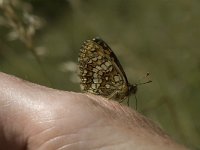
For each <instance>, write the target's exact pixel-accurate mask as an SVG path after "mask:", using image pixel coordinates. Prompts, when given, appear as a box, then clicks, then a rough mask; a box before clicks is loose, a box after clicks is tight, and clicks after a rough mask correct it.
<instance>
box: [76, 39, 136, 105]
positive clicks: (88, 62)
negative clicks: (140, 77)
mask: <svg viewBox="0 0 200 150" xmlns="http://www.w3.org/2000/svg"><path fill="white" fill-rule="evenodd" d="M78 66H79V77H80V87H81V90H82V91H83V92H88V93H92V94H95V95H101V96H103V97H106V98H109V99H114V100H117V101H119V102H123V101H124V100H125V99H126V98H127V97H129V96H130V95H131V94H136V92H137V84H130V83H129V82H128V79H127V77H126V74H125V72H124V70H123V68H122V66H121V64H120V62H119V60H118V59H117V57H116V55H115V54H114V52H113V51H112V50H111V48H110V47H109V46H108V45H107V44H106V42H104V41H103V40H102V39H101V38H98V37H97V38H93V39H92V40H86V41H85V42H84V43H83V45H82V47H81V48H80V53H79V57H78ZM136 101H137V99H136ZM127 103H128V105H129V99H128V101H127ZM136 106H137V104H136Z"/></svg>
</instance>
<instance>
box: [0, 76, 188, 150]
mask: <svg viewBox="0 0 200 150" xmlns="http://www.w3.org/2000/svg"><path fill="white" fill-rule="evenodd" d="M0 147H1V149H3V150H5V149H6V150H13V149H15V150H24V149H26V150H35V149H37V150H55V149H57V150H68V149H72V150H78V149H81V150H84V149H86V150H88V149H103V150H107V149H109V150H113V149H115V150H118V149H119V150H122V149H123V150H129V149H130V150H131V149H134V150H137V149H148V150H157V149H159V150H160V149H162V150H165V149H168V150H169V149H170V150H184V149H186V148H185V147H184V146H181V145H179V144H177V143H176V142H174V141H173V140H172V139H171V138H170V137H169V136H168V135H166V134H165V133H164V132H163V131H162V130H161V129H160V128H159V127H157V126H156V125H155V124H154V123H152V122H151V121H149V120H148V119H147V118H145V117H144V116H142V115H141V114H139V113H137V112H136V111H134V110H132V109H130V108H128V107H126V106H123V105H120V104H119V103H118V102H115V101H108V100H107V99H105V98H102V97H99V96H94V95H89V94H80V93H74V92H66V91H59V90H54V89H50V88H47V87H43V86H40V85H36V84H33V83H29V82H26V81H23V80H21V79H19V78H16V77H13V76H10V75H6V74H4V73H0Z"/></svg>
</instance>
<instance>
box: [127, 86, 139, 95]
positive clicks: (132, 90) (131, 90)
mask: <svg viewBox="0 0 200 150" xmlns="http://www.w3.org/2000/svg"><path fill="white" fill-rule="evenodd" d="M128 88H129V89H128V91H129V93H130V94H135V93H136V92H137V84H135V85H133V84H129V86H128Z"/></svg>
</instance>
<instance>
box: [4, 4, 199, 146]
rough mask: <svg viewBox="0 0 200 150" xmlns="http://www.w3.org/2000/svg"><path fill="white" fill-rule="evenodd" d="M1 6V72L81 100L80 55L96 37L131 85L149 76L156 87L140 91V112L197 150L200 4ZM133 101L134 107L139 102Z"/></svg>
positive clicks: (145, 86)
mask: <svg viewBox="0 0 200 150" xmlns="http://www.w3.org/2000/svg"><path fill="white" fill-rule="evenodd" d="M2 1H4V2H5V1H6V2H5V3H4V4H0V5H1V6H0V71H2V72H5V73H8V74H12V75H16V76H18V77H20V78H23V79H25V80H28V81H31V82H34V83H38V84H41V85H46V86H48V87H52V88H56V89H62V90H68V91H76V92H80V89H79V83H78V82H77V75H76V67H77V66H76V64H77V57H78V53H79V48H80V47H81V45H82V43H83V41H85V40H87V39H91V38H93V37H96V36H99V37H101V38H102V39H103V40H104V41H106V42H107V43H108V45H110V47H111V48H112V49H113V51H114V52H115V53H116V55H117V56H118V58H119V60H120V62H121V64H122V66H123V68H124V70H125V72H126V74H127V77H128V79H129V82H130V83H135V82H137V81H138V80H139V79H140V78H141V77H143V76H144V75H145V74H146V72H150V74H151V77H150V78H151V79H152V80H153V82H152V83H150V84H146V85H143V86H139V91H138V93H137V98H138V111H139V112H141V113H142V114H144V115H145V116H147V117H149V118H151V119H152V120H154V122H157V123H158V124H159V125H160V126H161V127H162V128H163V129H164V130H165V131H166V132H167V133H169V135H170V136H172V137H173V138H174V139H176V140H177V141H178V142H180V143H183V144H185V145H187V146H189V147H190V148H192V149H200V41H199V39H200V1H199V0H177V1H174V0H151V1H140V0H127V1H123V0H110V1H106V0H101V1H94V0H56V1H53V0H48V1H47V0H46V1H45V0H43V1H41V0H29V1H28V0H26V1H20V0H2ZM7 8H9V9H7ZM10 9H11V10H12V11H13V13H12V12H11V13H10V14H9V12H7V11H10ZM13 16H14V18H15V19H13V20H14V23H13V21H12V17H13ZM38 17H39V18H38ZM10 20H11V21H10ZM16 20H17V21H16ZM13 24H14V25H13ZM23 29H24V30H23ZM35 31H36V32H35ZM30 41H31V42H30ZM30 43H31V44H30ZM130 100H131V107H135V105H134V104H135V99H134V96H132V97H130Z"/></svg>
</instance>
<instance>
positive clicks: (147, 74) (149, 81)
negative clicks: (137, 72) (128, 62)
mask: <svg viewBox="0 0 200 150" xmlns="http://www.w3.org/2000/svg"><path fill="white" fill-rule="evenodd" d="M149 75H150V73H149V72H147V73H146V75H145V76H144V77H142V78H141V79H140V80H139V83H137V84H136V85H141V84H147V83H151V82H152V80H150V79H148V81H146V82H141V80H144V79H145V78H147V77H148V76H149Z"/></svg>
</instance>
